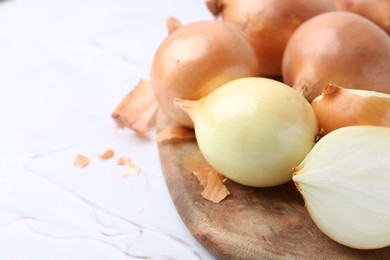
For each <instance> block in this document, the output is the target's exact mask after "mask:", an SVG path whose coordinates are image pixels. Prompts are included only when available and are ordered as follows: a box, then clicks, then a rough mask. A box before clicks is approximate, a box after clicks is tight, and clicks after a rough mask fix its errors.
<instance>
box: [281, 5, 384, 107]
mask: <svg viewBox="0 0 390 260" xmlns="http://www.w3.org/2000/svg"><path fill="white" fill-rule="evenodd" d="M389 61H390V37H389V36H388V35H387V34H386V33H385V32H384V31H383V30H382V29H381V28H380V27H379V26H377V25H376V24H374V23H373V22H371V21H370V20H368V19H366V18H364V17H362V16H360V15H357V14H353V13H349V12H327V13H323V14H320V15H317V16H315V17H313V18H311V19H309V20H307V21H306V22H304V23H303V24H302V25H301V26H300V27H299V28H298V29H297V30H296V31H295V32H294V34H293V35H292V36H291V38H290V40H289V42H288V44H287V46H286V50H285V53H284V56H283V81H284V82H285V83H286V84H287V85H289V86H292V87H293V88H295V89H296V90H298V91H300V92H301V91H303V92H304V94H305V97H306V98H307V99H308V100H309V101H312V100H313V99H314V98H316V97H317V96H319V95H321V91H322V88H323V87H324V86H325V85H326V84H328V83H329V82H332V83H334V84H337V85H340V86H345V87H348V88H349V87H353V88H355V89H365V90H373V91H378V92H384V93H388V94H390V84H389V83H390V62H389Z"/></svg>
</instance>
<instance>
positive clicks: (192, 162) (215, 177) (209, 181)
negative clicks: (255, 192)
mask: <svg viewBox="0 0 390 260" xmlns="http://www.w3.org/2000/svg"><path fill="white" fill-rule="evenodd" d="M184 166H185V167H186V168H187V170H189V171H191V172H192V173H193V174H194V175H195V176H196V178H197V179H198V181H199V182H200V184H201V185H202V186H203V191H202V192H201V195H202V197H203V198H205V199H207V200H209V201H211V202H214V203H219V202H221V201H222V200H224V199H225V198H226V196H228V195H229V194H230V192H229V190H228V189H227V188H226V186H225V185H224V184H223V183H224V182H225V181H226V178H225V176H223V175H222V174H221V173H219V172H218V171H216V170H215V169H214V168H213V167H212V166H211V165H210V164H208V163H207V161H206V160H205V159H204V158H203V156H202V155H201V154H198V155H195V156H191V157H186V158H184Z"/></svg>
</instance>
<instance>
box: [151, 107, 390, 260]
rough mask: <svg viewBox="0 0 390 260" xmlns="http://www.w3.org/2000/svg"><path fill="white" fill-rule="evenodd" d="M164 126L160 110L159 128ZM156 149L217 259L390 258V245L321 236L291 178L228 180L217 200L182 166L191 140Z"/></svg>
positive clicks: (185, 211)
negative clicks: (251, 182)
mask: <svg viewBox="0 0 390 260" xmlns="http://www.w3.org/2000/svg"><path fill="white" fill-rule="evenodd" d="M168 124H169V119H168V118H167V117H166V115H164V114H163V113H162V112H161V111H159V113H158V116H157V130H158V131H159V130H161V129H163V128H165V127H166V126H167V125H168ZM158 148H159V153H160V160H161V165H162V169H163V173H164V177H165V181H166V183H167V186H168V189H169V191H170V194H171V197H172V200H173V202H174V204H175V206H176V208H177V211H178V212H179V214H180V216H181V218H182V219H183V221H184V223H185V224H186V226H187V227H188V229H189V230H190V232H191V233H192V234H193V235H194V236H195V237H196V238H197V239H198V240H199V241H200V242H201V243H202V244H203V246H204V247H205V248H207V249H208V250H209V251H210V252H211V253H212V254H214V255H215V256H217V257H218V258H220V259H390V247H386V248H383V249H378V250H356V249H352V248H349V247H346V246H343V245H340V244H338V243H336V242H334V241H333V240H331V239H329V238H328V237H327V236H325V235H324V234H323V233H322V232H321V231H320V230H319V229H318V228H317V227H316V225H315V224H314V223H313V221H312V220H311V218H310V216H309V214H308V213H307V211H306V209H305V207H304V203H303V200H302V197H301V196H300V194H299V192H298V191H297V189H296V188H295V186H294V184H293V183H292V182H290V183H287V184H285V185H282V186H278V187H273V188H250V187H245V186H242V185H239V184H237V183H234V182H232V181H227V182H225V185H226V186H227V188H228V189H229V191H230V193H231V194H230V195H229V196H228V197H227V198H226V199H225V200H223V201H222V202H220V203H218V204H215V203H212V202H210V201H207V200H205V199H203V198H202V197H201V195H200V193H201V191H202V186H201V185H200V184H199V182H198V180H197V179H196V177H195V176H194V175H193V174H192V173H191V172H189V171H188V170H186V168H185V167H184V166H183V159H184V158H186V157H188V156H192V155H195V154H196V153H199V149H198V146H197V143H196V141H195V140H176V141H165V142H162V143H160V144H159V147H158ZM334 214H337V212H335V213H334Z"/></svg>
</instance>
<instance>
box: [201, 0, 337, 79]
mask: <svg viewBox="0 0 390 260" xmlns="http://www.w3.org/2000/svg"><path fill="white" fill-rule="evenodd" d="M206 4H207V7H208V9H209V10H210V12H211V13H212V14H213V15H214V16H215V17H222V19H223V21H226V22H229V23H232V24H235V25H237V26H238V27H240V28H241V29H242V30H243V32H244V33H245V35H246V37H247V38H248V40H249V42H250V43H251V44H252V46H253V48H254V49H255V51H256V55H257V58H258V61H259V64H260V71H261V75H262V76H273V77H275V76H280V75H281V74H282V57H283V52H284V49H285V47H286V44H287V41H288V39H289V38H290V36H291V35H292V33H293V32H294V30H295V29H296V28H297V27H298V26H300V25H301V24H302V23H303V22H304V21H306V20H308V19H309V18H311V17H314V16H316V15H318V14H320V13H324V12H328V11H331V10H334V7H333V4H332V0H277V1H275V0H206Z"/></svg>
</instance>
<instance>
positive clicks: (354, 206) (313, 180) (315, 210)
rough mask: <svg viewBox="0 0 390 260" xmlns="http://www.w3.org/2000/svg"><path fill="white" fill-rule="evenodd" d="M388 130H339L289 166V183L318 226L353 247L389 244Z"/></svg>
mask: <svg viewBox="0 0 390 260" xmlns="http://www.w3.org/2000/svg"><path fill="white" fill-rule="evenodd" d="M389 147H390V129H389V128H387V127H380V126H348V127H343V128H339V129H337V130H335V131H333V132H331V133H329V134H327V135H326V136H324V137H323V138H322V139H321V140H320V141H318V142H317V143H316V144H315V145H314V147H313V149H312V150H311V151H310V152H309V154H308V155H307V156H306V158H305V159H304V160H303V161H302V163H301V164H300V165H299V166H297V167H294V168H293V182H294V184H295V185H296V187H297V188H298V190H299V192H300V193H301V195H302V197H303V199H304V201H305V206H306V208H307V210H308V212H309V214H310V216H311V218H312V219H313V221H314V223H315V224H316V225H317V226H318V228H319V229H320V230H321V231H322V232H323V233H324V234H325V235H327V236H328V237H330V238H331V239H333V240H334V241H336V242H338V243H340V244H342V245H345V246H348V247H352V248H356V249H378V248H383V247H386V246H389V245H390V221H389V220H390V189H389V186H390V149H389Z"/></svg>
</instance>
